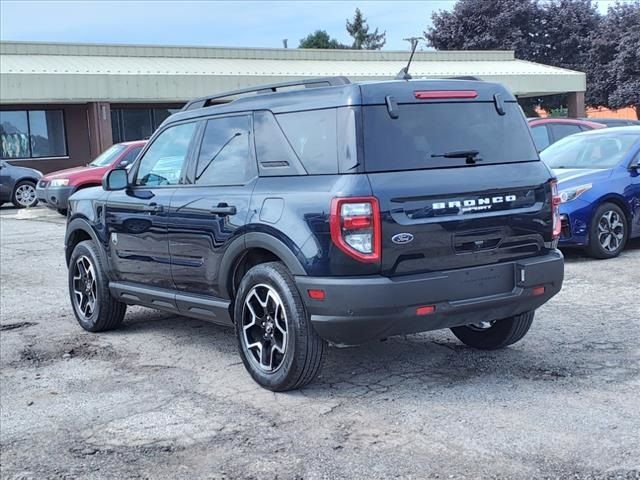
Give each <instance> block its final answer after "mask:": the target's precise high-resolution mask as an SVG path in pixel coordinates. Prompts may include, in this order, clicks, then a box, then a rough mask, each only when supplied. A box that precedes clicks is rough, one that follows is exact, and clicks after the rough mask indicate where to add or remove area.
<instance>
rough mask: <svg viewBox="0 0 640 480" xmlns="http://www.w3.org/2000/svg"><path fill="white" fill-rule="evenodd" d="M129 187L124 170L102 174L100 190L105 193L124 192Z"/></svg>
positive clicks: (119, 169) (117, 169)
mask: <svg viewBox="0 0 640 480" xmlns="http://www.w3.org/2000/svg"><path fill="white" fill-rule="evenodd" d="M128 185H129V179H128V178H127V171H126V170H125V169H124V168H116V169H113V170H111V171H109V172H107V173H105V174H104V177H102V188H103V189H104V190H106V191H107V192H111V191H114V190H124V189H125V188H127V186H128Z"/></svg>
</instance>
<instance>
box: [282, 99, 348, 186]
mask: <svg viewBox="0 0 640 480" xmlns="http://www.w3.org/2000/svg"><path fill="white" fill-rule="evenodd" d="M276 118H277V120H278V123H279V124H280V127H281V128H282V131H283V132H284V134H285V135H286V136H287V139H288V140H289V143H290V144H291V146H292V147H293V149H294V150H295V152H296V154H297V155H298V157H299V158H300V160H301V161H302V164H303V165H304V167H305V169H306V170H307V172H309V173H311V174H314V173H315V174H318V173H337V172H338V140H337V138H336V132H337V125H336V124H337V122H336V118H337V111H336V109H335V108H329V109H325V110H313V111H308V112H295V113H281V114H279V115H277V116H276Z"/></svg>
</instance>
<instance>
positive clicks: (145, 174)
mask: <svg viewBox="0 0 640 480" xmlns="http://www.w3.org/2000/svg"><path fill="white" fill-rule="evenodd" d="M195 126H196V124H195V123H184V124H182V125H176V126H174V127H169V128H167V129H166V130H164V131H163V132H162V133H161V134H160V135H159V136H158V137H157V138H156V139H155V140H154V141H153V143H152V144H151V146H150V147H149V148H148V149H147V151H146V152H145V154H144V156H143V157H142V159H141V160H140V162H139V163H140V167H139V169H138V173H137V175H136V185H149V186H152V185H153V186H157V185H176V184H178V182H179V180H180V173H181V172H182V167H183V165H184V161H185V158H186V157H187V152H188V151H189V144H190V142H191V138H192V137H193V132H194V130H195Z"/></svg>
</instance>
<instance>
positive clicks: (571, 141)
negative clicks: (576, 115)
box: [540, 126, 640, 258]
mask: <svg viewBox="0 0 640 480" xmlns="http://www.w3.org/2000/svg"><path fill="white" fill-rule="evenodd" d="M540 157H541V158H542V160H544V161H545V162H546V164H547V165H548V166H549V167H551V168H552V169H553V170H554V172H555V174H556V176H557V177H558V190H559V193H560V198H561V202H562V203H561V204H560V213H561V220H562V234H561V237H560V246H580V247H584V248H585V250H586V251H587V253H588V254H589V255H591V256H592V257H595V258H612V257H616V256H618V255H619V254H620V252H621V251H622V249H623V248H624V246H625V244H626V242H627V240H628V239H629V238H634V237H639V236H640V127H635V126H633V127H619V128H607V129H602V130H592V131H589V132H584V133H578V134H576V135H572V136H570V137H567V138H564V139H562V140H560V141H559V142H557V143H555V144H553V145H551V146H550V147H549V148H547V149H546V150H544V151H543V152H542V153H541V154H540Z"/></svg>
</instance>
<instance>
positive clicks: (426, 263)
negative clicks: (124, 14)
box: [66, 78, 563, 391]
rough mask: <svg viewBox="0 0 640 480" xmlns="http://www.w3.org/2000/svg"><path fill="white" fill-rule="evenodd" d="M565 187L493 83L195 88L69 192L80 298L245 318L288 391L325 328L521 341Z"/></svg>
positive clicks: (267, 375) (550, 279)
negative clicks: (115, 163)
mask: <svg viewBox="0 0 640 480" xmlns="http://www.w3.org/2000/svg"><path fill="white" fill-rule="evenodd" d="M229 100H231V101H229ZM559 203H560V199H559V197H558V196H557V190H556V183H555V180H554V178H553V175H552V174H551V172H550V170H549V169H548V168H547V167H546V165H545V164H544V163H543V162H541V161H540V159H539V157H538V154H537V152H536V148H535V146H534V143H533V140H532V138H531V134H530V132H529V128H528V127H527V123H526V120H525V118H524V116H523V114H522V111H521V109H520V107H519V106H518V104H517V103H516V99H515V98H514V97H513V95H512V94H511V93H509V92H508V91H507V90H505V88H504V87H502V86H501V85H497V84H493V83H486V82H481V81H471V80H430V81H384V82H373V83H360V84H352V83H350V82H349V81H348V80H347V79H345V78H328V79H314V80H306V81H300V82H291V83H284V84H278V85H268V86H264V87H259V88H254V89H246V90H239V91H235V92H230V93H225V94H221V95H217V96H212V97H208V98H202V99H198V100H194V101H192V102H190V103H189V104H187V105H186V106H185V108H184V109H183V111H181V112H179V113H177V114H175V115H173V116H171V117H170V118H168V119H167V120H166V121H165V122H164V123H163V124H162V125H161V126H160V128H159V129H158V131H157V132H156V133H155V134H154V135H153V137H152V138H151V140H150V141H149V143H148V144H147V146H146V147H145V149H144V150H143V151H142V153H141V155H140V156H139V157H138V159H137V161H136V163H135V164H134V166H133V168H131V169H130V171H129V172H127V171H125V170H113V171H111V172H110V173H109V174H107V176H105V178H104V179H103V188H102V189H88V190H83V191H80V192H78V193H77V194H75V195H74V196H73V197H72V198H71V200H70V204H69V215H68V225H67V235H66V258H67V263H68V265H69V291H70V297H71V302H72V304H73V308H74V311H75V314H76V317H77V319H78V321H79V323H80V324H81V325H82V327H83V328H85V329H86V330H89V331H92V332H96V331H102V330H107V329H111V328H115V327H117V326H118V325H119V324H120V323H121V322H122V320H123V317H124V314H125V308H126V305H127V304H135V305H143V306H147V307H152V308H158V309H162V310H167V311H170V312H174V313H177V314H181V315H186V316H189V317H195V318H200V319H205V320H210V321H213V322H216V323H221V324H228V325H234V326H235V331H236V334H237V337H238V343H239V350H240V354H241V356H242V359H243V361H244V364H245V366H246V368H247V370H248V371H249V373H250V374H251V375H252V377H253V378H254V379H255V380H256V381H257V382H258V383H259V384H260V385H262V386H263V387H265V388H268V389H271V390H274V391H281V390H289V389H293V388H299V387H301V386H303V385H305V384H307V383H308V382H310V381H311V380H312V379H313V378H314V377H315V376H316V374H317V373H318V371H319V369H320V366H321V363H322V358H323V356H324V354H325V351H326V343H327V341H328V342H332V343H335V344H346V345H353V344H358V343H362V342H366V341H371V340H378V339H384V338H386V337H388V336H390V335H398V334H408V333H414V332H422V331H427V330H434V329H440V328H451V329H452V331H453V333H454V334H455V335H456V337H458V338H459V339H460V340H461V341H462V342H464V343H466V344H467V345H470V346H472V347H476V348H483V349H494V348H501V347H504V346H506V345H510V344H512V343H514V342H516V341H518V340H520V339H521V338H522V337H523V336H524V335H525V334H526V332H527V331H528V329H529V327H530V325H531V322H532V320H533V315H534V311H535V310H536V309H537V308H538V307H540V306H541V305H542V304H544V303H545V302H546V301H547V300H549V299H550V298H551V297H552V296H554V295H555V294H556V293H558V291H559V290H560V288H561V285H562V280H563V258H562V255H561V253H560V252H559V251H558V250H557V249H556V246H557V242H558V236H559V234H560V217H559V211H558V206H559Z"/></svg>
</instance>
